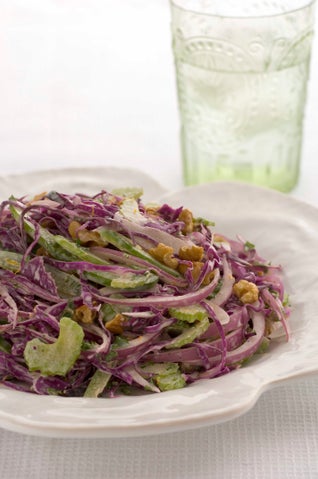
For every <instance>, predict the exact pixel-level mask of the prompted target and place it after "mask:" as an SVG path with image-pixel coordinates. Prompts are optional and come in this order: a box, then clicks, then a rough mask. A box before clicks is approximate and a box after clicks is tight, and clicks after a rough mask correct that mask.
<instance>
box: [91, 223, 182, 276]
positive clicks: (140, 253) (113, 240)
mask: <svg viewBox="0 0 318 479" xmlns="http://www.w3.org/2000/svg"><path fill="white" fill-rule="evenodd" d="M96 231H98V232H99V234H100V236H101V238H102V239H103V240H104V241H106V242H107V243H110V244H112V245H113V246H115V247H116V248H117V249H119V250H120V251H124V252H125V253H128V254H131V255H132V256H136V257H137V258H141V259H143V260H145V261H147V262H148V263H150V264H153V265H154V266H157V268H160V269H162V270H164V271H166V272H167V273H170V274H171V275H173V276H176V277H177V278H179V277H181V275H180V273H178V271H176V270H174V269H172V268H169V266H166V265H165V264H163V263H161V262H160V261H157V260H156V259H155V258H153V257H152V256H151V255H150V254H149V253H147V252H146V251H145V250H143V249H142V248H141V247H140V246H135V245H134V244H133V242H132V241H131V240H130V239H129V238H126V236H124V235H122V234H121V233H117V231H112V230H109V229H108V228H105V227H104V226H101V227H100V228H97V229H96Z"/></svg>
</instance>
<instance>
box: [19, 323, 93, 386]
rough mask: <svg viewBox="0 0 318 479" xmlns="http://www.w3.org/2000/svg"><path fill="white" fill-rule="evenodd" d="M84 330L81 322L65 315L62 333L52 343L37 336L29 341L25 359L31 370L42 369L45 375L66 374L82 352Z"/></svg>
mask: <svg viewBox="0 0 318 479" xmlns="http://www.w3.org/2000/svg"><path fill="white" fill-rule="evenodd" d="M83 338H84V331H83V329H82V328H81V326H80V325H79V324H77V323H76V322H75V321H73V320H72V319H70V318H67V317H64V318H62V319H61V321H60V333H59V337H58V338H57V340H56V341H55V342H54V343H52V344H46V343H43V342H42V341H41V340H40V339H38V338H35V339H32V340H31V341H28V342H27V344H26V347H25V349H24V359H25V361H26V363H27V366H28V368H29V370H30V371H40V372H41V374H43V375H44V376H55V375H59V376H65V375H66V374H67V373H68V372H69V371H70V370H71V369H72V367H73V366H74V364H75V361H76V360H77V359H78V357H79V355H80V353H81V347H82V342H83Z"/></svg>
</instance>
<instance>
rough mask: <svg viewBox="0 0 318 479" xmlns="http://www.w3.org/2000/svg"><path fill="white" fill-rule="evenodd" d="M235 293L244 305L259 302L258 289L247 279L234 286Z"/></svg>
mask: <svg viewBox="0 0 318 479" xmlns="http://www.w3.org/2000/svg"><path fill="white" fill-rule="evenodd" d="M233 292H234V294H235V296H237V297H238V299H239V300H240V301H242V303H244V304H252V303H255V301H257V300H258V287H257V286H256V284H254V283H251V282H250V281H246V280H245V279H241V280H240V281H238V282H237V283H235V284H234V286H233Z"/></svg>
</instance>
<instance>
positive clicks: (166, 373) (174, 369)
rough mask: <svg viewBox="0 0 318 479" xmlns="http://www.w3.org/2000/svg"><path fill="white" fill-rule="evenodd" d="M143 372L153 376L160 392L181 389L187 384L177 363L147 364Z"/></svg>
mask: <svg viewBox="0 0 318 479" xmlns="http://www.w3.org/2000/svg"><path fill="white" fill-rule="evenodd" d="M142 370H143V371H144V372H146V373H150V374H153V380H154V382H155V383H156V385H157V386H158V387H159V389H160V391H170V390H172V389H180V388H183V387H184V386H185V384H186V382H185V379H184V377H183V375H182V373H181V371H180V369H179V365H178V364H176V363H163V364H161V363H157V364H146V365H145V366H143V368H142Z"/></svg>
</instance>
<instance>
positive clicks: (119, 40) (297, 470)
mask: <svg viewBox="0 0 318 479" xmlns="http://www.w3.org/2000/svg"><path fill="white" fill-rule="evenodd" d="M0 11H1V15H0V51H1V55H0V74H1V85H2V86H1V89H0V166H1V170H2V173H9V172H18V171H23V170H34V169H38V168H46V167H62V166H81V165H85V164H87V161H90V162H91V164H92V165H93V164H104V165H112V164H114V165H116V166H137V167H139V168H140V169H142V170H143V171H145V172H148V173H150V174H152V175H153V176H154V177H155V178H156V179H157V180H158V181H160V182H161V183H162V184H163V185H165V186H166V187H167V188H169V189H174V188H178V187H179V186H181V165H180V161H179V160H178V157H179V145H178V114H177V107H176V104H177V102H176V94H175V79H174V72H173V62H172V54H171V47H170V33H169V9H168V0H151V2H149V0H120V1H118V0H92V1H90V2H87V1H86V0H64V1H61V0H29V1H28V2H25V1H23V0H0ZM317 46H318V38H317V35H316V39H315V44H314V50H313V58H312V73H311V83H310V87H309V102H308V108H307V117H306V129H305V141H304V155H303V164H302V177H301V181H300V183H299V186H298V187H297V189H296V190H295V192H294V193H293V194H295V195H297V196H298V197H301V198H304V199H306V200H307V201H310V202H312V203H315V204H316V205H318V190H317V186H316V183H317V177H318V163H317V152H318V135H317V124H318V89H317V84H318V62H317V58H318V55H317V53H318V52H317ZM145 65H146V68H145ZM313 319H314V318H313ZM0 408H1V404H0ZM28 477H30V478H32V479H51V478H52V479H55V478H61V479H63V478H67V479H73V478H74V479H75V478H76V479H87V478H88V479H95V478H96V479H99V478H103V479H117V478H118V479H161V478H162V479H181V478H182V479H208V478H215V479H230V478H233V479H234V478H235V479H237V478H239V479H240V478H243V479H263V478H264V479H265V478H266V479H293V478H295V479H302V478H304V479H311V478H312V479H317V478H318V378H317V377H313V378H306V379H301V380H299V381H297V382H293V383H290V384H287V385H283V386H280V387H279V388H277V389H275V390H272V391H268V392H266V393H265V394H264V395H263V396H262V397H261V399H260V400H259V401H258V402H257V404H256V405H255V407H254V408H253V409H252V410H251V411H250V412H248V413H247V414H246V415H244V416H242V417H240V418H238V419H236V420H233V421H230V422H227V423H224V424H220V425H217V426H214V427H207V428H201V429H198V430H192V431H185V432H180V433H173V434H164V435H160V436H151V437H147V438H136V439H133V438H130V439H96V440H94V439H90V440H81V439H73V440H72V439H45V438H37V437H31V436H23V435H19V434H16V433H12V432H9V431H5V430H0V478H1V479H25V478H28Z"/></svg>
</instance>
